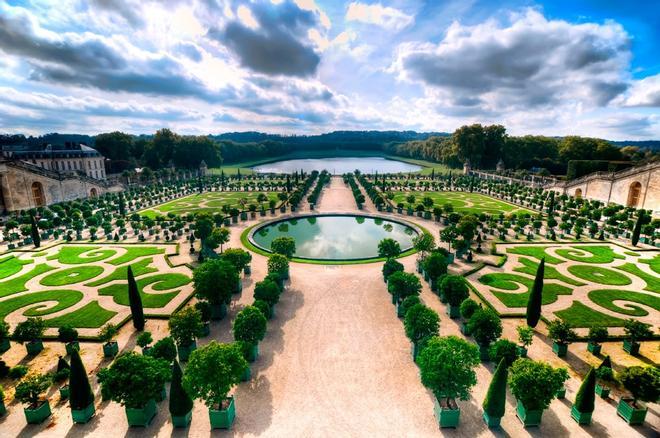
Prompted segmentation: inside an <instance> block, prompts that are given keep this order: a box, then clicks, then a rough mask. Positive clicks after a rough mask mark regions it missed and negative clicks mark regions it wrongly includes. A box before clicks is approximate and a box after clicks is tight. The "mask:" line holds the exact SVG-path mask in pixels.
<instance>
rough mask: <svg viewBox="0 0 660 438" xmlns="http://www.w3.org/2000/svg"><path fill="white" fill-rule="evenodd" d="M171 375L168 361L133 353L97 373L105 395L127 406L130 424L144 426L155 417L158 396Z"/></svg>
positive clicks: (126, 354)
mask: <svg viewBox="0 0 660 438" xmlns="http://www.w3.org/2000/svg"><path fill="white" fill-rule="evenodd" d="M170 377H171V376H170V367H169V365H168V363H167V362H166V361H165V360H163V359H156V358H154V357H152V356H148V355H144V354H137V353H134V352H130V353H124V354H122V355H120V356H119V357H117V359H115V361H114V362H113V363H112V365H110V367H108V368H104V369H102V370H101V371H99V373H98V379H99V383H100V384H101V394H102V395H103V398H104V399H105V400H112V401H115V402H117V403H121V405H122V406H124V407H125V410H126V419H127V420H128V425H129V426H142V427H146V426H148V425H149V423H151V420H152V419H153V418H154V417H155V416H156V399H157V398H159V397H160V396H161V394H162V391H163V387H164V385H165V382H166V381H167V380H169V379H170Z"/></svg>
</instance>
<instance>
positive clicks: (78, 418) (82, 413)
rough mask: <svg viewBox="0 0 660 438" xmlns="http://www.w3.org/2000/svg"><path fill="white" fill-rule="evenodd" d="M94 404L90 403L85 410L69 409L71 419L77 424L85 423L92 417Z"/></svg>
mask: <svg viewBox="0 0 660 438" xmlns="http://www.w3.org/2000/svg"><path fill="white" fill-rule="evenodd" d="M94 412H96V411H95V409H94V402H91V403H90V404H89V406H87V407H86V408H85V409H71V418H73V422H74V423H77V424H82V423H87V422H88V421H89V420H90V418H92V417H93V416H94Z"/></svg>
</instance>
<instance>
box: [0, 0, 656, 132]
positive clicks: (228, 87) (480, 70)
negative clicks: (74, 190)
mask: <svg viewBox="0 0 660 438" xmlns="http://www.w3.org/2000/svg"><path fill="white" fill-rule="evenodd" d="M659 53H660V2H656V1H648V0H645V1H638V0H628V1H622V0H545V1H532V0H499V1H479V0H446V1H445V0H429V1H422V0H391V1H385V0H383V1H380V2H373V1H367V0H360V1H340V0H254V1H248V0H243V1H239V0H192V1H191V0H185V1H184V0H157V1H151V0H0V132H9V133H25V134H31V135H38V134H43V133H48V132H60V133H85V134H97V133H100V132H109V131H115V130H120V131H124V132H129V133H134V134H141V133H153V132H154V131H156V130H157V129H160V128H163V127H167V128H170V129H172V130H174V131H176V132H178V133H181V134H216V133H222V132H234V131H262V132H270V133H281V134H313V133H321V132H329V131H333V130H416V131H444V132H452V131H453V130H455V129H456V128H458V127H460V126H462V125H465V124H471V123H483V124H491V123H499V124H503V125H504V126H505V127H506V128H507V132H508V133H509V134H511V135H526V134H541V135H558V136H559V135H561V136H563V135H585V136H591V137H601V138H607V139H612V140H644V139H660V57H659V56H658V54H659Z"/></svg>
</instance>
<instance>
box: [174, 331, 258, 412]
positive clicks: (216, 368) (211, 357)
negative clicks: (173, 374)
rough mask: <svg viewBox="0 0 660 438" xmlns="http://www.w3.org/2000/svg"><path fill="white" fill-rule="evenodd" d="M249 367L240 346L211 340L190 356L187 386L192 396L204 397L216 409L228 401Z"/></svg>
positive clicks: (184, 382)
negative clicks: (228, 397) (224, 401)
mask: <svg viewBox="0 0 660 438" xmlns="http://www.w3.org/2000/svg"><path fill="white" fill-rule="evenodd" d="M247 367H248V363H247V362H246V360H245V359H244V358H243V353H242V352H241V348H240V346H238V345H237V344H219V343H217V342H216V341H211V342H209V343H208V344H206V345H205V346H203V347H201V348H199V349H197V350H195V351H193V352H192V354H191V355H190V359H189V361H188V366H187V367H186V370H185V373H184V376H183V387H184V388H185V390H186V392H187V393H188V394H190V396H191V397H194V398H201V399H202V400H204V402H205V403H206V405H207V406H208V407H209V408H213V407H216V406H218V405H220V404H221V402H222V401H223V400H224V399H225V398H227V394H228V393H229V391H230V390H231V388H232V387H233V386H235V385H237V384H238V383H239V382H240V381H241V376H242V375H243V373H244V372H245V370H246V369H247Z"/></svg>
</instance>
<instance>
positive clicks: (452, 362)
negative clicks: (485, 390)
mask: <svg viewBox="0 0 660 438" xmlns="http://www.w3.org/2000/svg"><path fill="white" fill-rule="evenodd" d="M417 364H418V365H419V369H420V373H421V377H422V383H423V384H424V386H426V387H427V388H429V389H430V390H431V391H433V393H434V394H435V396H436V398H438V399H440V398H444V397H446V398H449V399H455V398H458V399H461V400H468V399H469V398H470V390H471V388H472V387H473V386H474V385H476V384H477V376H476V373H475V372H474V368H475V367H476V366H477V365H479V350H478V349H477V347H476V346H475V345H473V344H471V343H469V342H467V341H465V340H463V339H460V338H458V337H457V336H446V337H433V338H431V339H430V340H429V341H428V343H427V344H426V346H425V347H424V349H423V350H422V351H421V353H420V354H419V356H418V358H417Z"/></svg>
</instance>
